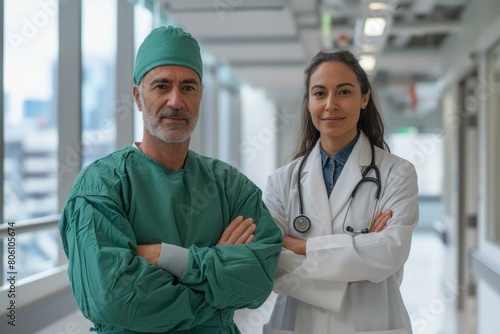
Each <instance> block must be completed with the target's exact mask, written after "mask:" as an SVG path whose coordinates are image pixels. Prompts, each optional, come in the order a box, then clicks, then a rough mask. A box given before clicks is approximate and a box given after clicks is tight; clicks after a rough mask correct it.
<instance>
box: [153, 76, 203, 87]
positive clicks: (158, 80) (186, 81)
mask: <svg viewBox="0 0 500 334" xmlns="http://www.w3.org/2000/svg"><path fill="white" fill-rule="evenodd" d="M172 83H173V80H171V79H167V78H155V79H153V80H152V81H151V82H150V83H149V86H154V85H157V84H172ZM185 84H192V85H193V84H194V85H197V86H198V85H199V83H198V81H197V80H196V79H193V78H189V79H184V80H182V81H181V85H185Z"/></svg>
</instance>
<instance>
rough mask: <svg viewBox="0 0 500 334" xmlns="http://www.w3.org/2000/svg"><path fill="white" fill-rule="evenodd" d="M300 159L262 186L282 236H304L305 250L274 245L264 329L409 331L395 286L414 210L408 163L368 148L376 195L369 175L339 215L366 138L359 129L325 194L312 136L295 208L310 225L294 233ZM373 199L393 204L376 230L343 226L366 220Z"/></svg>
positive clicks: (364, 156)
mask: <svg viewBox="0 0 500 334" xmlns="http://www.w3.org/2000/svg"><path fill="white" fill-rule="evenodd" d="M302 159H303V157H301V158H298V159H296V160H294V161H292V162H291V163H289V164H288V165H286V166H284V167H282V168H280V169H278V170H277V171H275V172H274V173H273V174H272V175H271V176H270V177H269V179H268V183H267V187H266V190H265V196H264V199H265V203H266V205H267V207H268V208H269V210H270V211H271V214H272V215H273V218H274V220H275V221H276V222H277V224H278V225H279V226H280V228H281V230H282V233H283V235H284V236H291V237H294V238H299V239H307V244H306V256H302V255H297V254H295V253H293V252H291V251H288V250H285V249H284V248H283V250H282V253H281V256H280V259H279V262H278V269H277V274H276V281H275V285H274V291H275V292H277V293H278V294H279V295H278V299H277V301H276V304H275V308H274V310H273V313H272V315H271V319H270V321H269V323H268V324H266V325H265V326H264V333H300V334H309V333H314V334H323V333H329V334H333V333H339V334H348V333H377V334H408V333H412V330H411V324H410V318H409V316H408V313H407V311H406V308H405V306H404V304H403V300H402V297H401V293H400V291H399V286H400V284H401V281H402V278H403V265H404V263H405V261H406V259H407V258H408V254H409V251H410V243H411V235H412V232H413V229H414V228H415V226H416V224H417V221H418V214H419V213H418V202H417V195H418V186H417V175H416V172H415V169H414V167H413V165H412V164H411V163H409V162H408V161H406V160H404V159H402V158H399V157H397V156H395V155H393V154H390V153H388V152H386V151H383V150H381V149H379V148H377V147H375V162H376V165H377V166H378V167H379V169H380V177H381V180H380V183H381V187H382V189H381V195H380V200H379V201H378V203H377V202H376V200H375V195H374V193H375V189H376V187H375V185H374V184H373V183H371V182H369V183H367V184H366V185H363V186H362V187H361V188H360V189H359V190H358V192H357V193H356V195H355V197H354V200H353V201H352V204H351V208H350V209H349V212H348V215H347V217H346V213H347V211H348V210H347V208H348V203H349V197H350V195H351V192H352V190H353V188H354V187H355V185H356V184H357V182H358V181H359V180H360V179H361V177H362V175H361V173H362V171H363V170H364V168H366V167H367V166H368V165H369V164H370V160H371V149H370V144H369V141H368V138H367V137H366V136H365V135H364V133H361V135H360V137H359V139H358V141H357V143H356V145H355V146H354V148H353V151H352V153H351V155H350V156H349V159H348V160H347V162H346V164H345V166H344V169H343V170H342V173H341V174H340V177H339V179H338V180H337V183H336V185H335V187H334V188H333V191H332V193H331V195H330V197H329V198H328V196H327V193H326V188H325V182H324V179H323V172H322V163H321V155H320V149H319V141H318V143H317V144H316V146H315V147H314V149H313V150H312V152H311V153H310V156H309V158H308V159H307V161H306V163H305V165H304V167H303V170H302V173H301V175H300V182H301V185H302V201H303V212H304V214H305V215H307V216H308V217H309V219H310V220H311V228H310V229H309V231H308V232H306V233H299V232H297V231H296V230H295V229H294V228H293V225H292V224H293V220H294V219H295V217H297V215H299V195H298V187H297V182H298V177H297V174H298V170H299V166H300V162H301V161H302ZM369 176H374V175H373V173H372V172H370V173H369ZM375 205H377V207H376V210H382V212H385V211H386V210H388V209H391V210H392V211H393V214H392V218H391V219H390V220H389V222H388V224H387V227H386V228H385V229H384V230H383V231H381V232H379V233H368V234H357V235H356V236H352V235H349V234H346V233H344V227H345V226H348V225H350V226H352V227H353V228H354V229H356V230H361V229H363V228H365V227H368V226H369V223H370V222H369V221H370V219H371V215H372V210H373V209H372V208H373V207H374V206H375ZM344 217H346V218H345V219H346V222H345V226H344V227H343V225H344Z"/></svg>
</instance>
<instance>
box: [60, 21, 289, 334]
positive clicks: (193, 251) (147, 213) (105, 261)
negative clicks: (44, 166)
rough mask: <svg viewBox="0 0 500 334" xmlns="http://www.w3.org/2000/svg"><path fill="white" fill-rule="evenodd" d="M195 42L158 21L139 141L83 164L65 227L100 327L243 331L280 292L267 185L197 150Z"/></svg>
mask: <svg viewBox="0 0 500 334" xmlns="http://www.w3.org/2000/svg"><path fill="white" fill-rule="evenodd" d="M202 70H203V65H202V61H201V55H200V48H199V46H198V43H197V41H196V40H195V39H194V38H193V37H192V36H191V35H190V34H188V33H186V32H184V31H183V30H182V29H180V28H173V27H168V28H166V27H161V28H157V29H154V30H153V31H152V32H151V33H150V34H149V35H148V37H146V39H145V40H144V42H143V43H142V45H141V46H140V48H139V51H138V53H137V57H136V62H135V68H134V87H133V94H134V98H135V101H136V104H137V106H138V109H139V111H140V112H142V114H143V119H144V135H143V139H142V141H141V142H138V143H134V144H133V145H131V146H128V147H125V148H123V149H121V150H118V151H116V152H114V153H112V154H110V155H108V156H106V157H104V158H102V159H99V160H97V161H95V162H94V163H92V164H91V165H89V166H88V167H86V168H85V169H83V170H82V171H81V172H80V174H79V176H78V178H77V180H76V181H75V184H74V186H73V189H72V190H71V193H70V195H69V197H68V199H67V202H66V205H65V207H64V210H63V213H62V217H61V221H60V224H59V229H60V233H61V237H62V243H63V246H64V251H65V252H66V255H67V257H68V259H69V269H68V273H69V278H70V281H71V286H72V290H73V293H74V295H75V298H76V301H77V304H78V306H79V308H80V309H81V311H82V313H83V314H84V315H85V317H87V318H88V319H90V320H91V321H92V322H93V323H94V324H95V325H94V327H95V328H94V329H93V330H94V331H97V332H98V333H215V334H217V333H239V330H238V328H237V326H236V325H235V324H234V322H233V315H234V310H237V309H242V308H257V307H259V306H261V305H262V304H263V303H264V302H265V300H266V299H267V297H268V296H269V294H270V293H271V291H272V287H273V280H274V273H275V268H276V264H277V260H278V256H279V254H280V250H281V247H282V237H281V232H280V230H279V228H278V227H277V225H275V223H274V221H273V220H272V218H271V215H270V213H269V212H268V210H267V208H266V207H265V206H264V204H263V202H262V193H261V191H260V190H259V189H258V188H257V187H256V186H255V185H254V184H253V183H252V182H251V181H250V180H248V179H247V178H246V177H245V176H244V175H242V174H241V173H239V172H238V171H237V170H236V169H235V168H233V167H232V166H230V165H228V164H226V163H224V162H221V161H219V160H217V159H212V158H208V157H205V156H202V155H199V154H197V153H195V152H193V151H191V150H189V141H190V136H191V133H192V131H193V130H194V127H195V125H196V123H197V120H198V114H199V107H200V100H201V97H202V91H203V85H202V77H203V72H202Z"/></svg>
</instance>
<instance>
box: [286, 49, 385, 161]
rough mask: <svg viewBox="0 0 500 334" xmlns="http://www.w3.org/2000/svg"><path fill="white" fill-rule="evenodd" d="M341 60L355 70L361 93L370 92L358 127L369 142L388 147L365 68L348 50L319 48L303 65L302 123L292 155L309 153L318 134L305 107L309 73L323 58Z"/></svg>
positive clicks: (307, 97)
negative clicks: (295, 148) (329, 50)
mask: <svg viewBox="0 0 500 334" xmlns="http://www.w3.org/2000/svg"><path fill="white" fill-rule="evenodd" d="M329 61H331V62H335V61H338V62H341V63H343V64H345V65H347V66H348V67H349V68H350V69H351V70H352V71H353V72H354V73H355V74H356V78H357V79H358V83H359V85H360V87H361V94H363V95H365V94H366V93H368V92H369V94H370V95H369V100H368V104H367V105H366V108H365V110H364V111H362V112H361V114H360V117H359V121H358V129H361V130H362V131H363V132H364V133H365V134H366V136H367V137H368V139H369V140H370V143H372V144H373V145H375V146H378V147H380V148H381V149H383V150H389V146H388V145H387V143H386V142H385V140H384V124H383V122H382V117H381V115H380V112H379V111H378V109H377V106H376V104H375V101H374V99H373V94H372V88H371V85H370V81H369V80H368V76H367V75H366V72H365V70H364V69H363V68H362V67H361V65H360V64H359V61H358V59H356V57H354V55H353V54H352V53H351V52H350V51H348V50H340V51H336V52H331V53H329V52H319V53H318V54H317V55H316V56H314V57H313V59H312V60H311V64H309V66H308V67H307V68H306V69H305V71H304V73H305V92H304V97H303V99H302V124H301V133H300V138H299V145H298V148H297V150H296V151H295V154H294V159H296V158H298V157H301V156H303V155H305V154H306V153H309V152H310V151H311V150H312V149H313V147H314V145H315V144H316V142H317V141H318V139H319V137H320V133H319V131H318V129H316V127H315V126H314V124H313V122H312V119H311V113H310V112H309V109H308V108H307V105H308V103H309V84H310V80H311V75H312V74H313V73H314V72H315V71H316V70H317V68H318V66H319V65H321V64H322V63H324V62H329Z"/></svg>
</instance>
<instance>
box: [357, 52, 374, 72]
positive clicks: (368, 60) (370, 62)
mask: <svg viewBox="0 0 500 334" xmlns="http://www.w3.org/2000/svg"><path fill="white" fill-rule="evenodd" d="M359 58H360V59H359V64H360V65H361V67H362V68H363V69H364V70H365V71H367V72H371V71H373V69H374V68H375V64H376V62H377V61H376V60H375V57H374V56H372V55H363V56H361V57H359Z"/></svg>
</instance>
